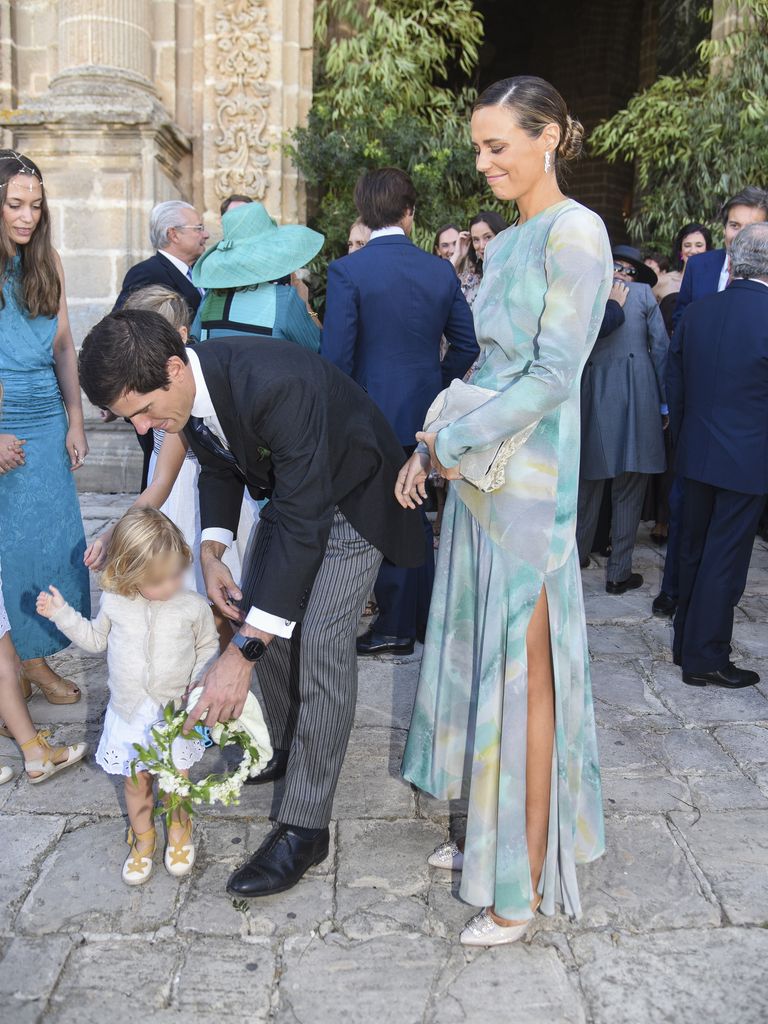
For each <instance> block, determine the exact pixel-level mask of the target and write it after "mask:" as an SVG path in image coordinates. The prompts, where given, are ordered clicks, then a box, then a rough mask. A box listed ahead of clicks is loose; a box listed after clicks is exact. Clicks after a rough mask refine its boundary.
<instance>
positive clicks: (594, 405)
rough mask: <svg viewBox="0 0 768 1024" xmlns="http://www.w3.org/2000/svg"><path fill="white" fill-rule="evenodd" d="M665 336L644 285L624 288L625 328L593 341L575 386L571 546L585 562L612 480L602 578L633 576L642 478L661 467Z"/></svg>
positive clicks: (640, 506)
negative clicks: (575, 497)
mask: <svg viewBox="0 0 768 1024" xmlns="http://www.w3.org/2000/svg"><path fill="white" fill-rule="evenodd" d="M668 347H669V337H668V335H667V331H666V328H665V326H664V320H663V318H662V315H661V313H660V311H659V307H658V303H657V302H656V299H655V298H654V296H653V292H652V291H651V289H650V287H649V286H648V285H647V284H631V285H630V286H629V295H628V296H627V301H626V303H625V305H624V323H623V324H622V325H621V326H620V327H618V328H617V329H616V330H615V331H613V332H612V333H611V334H608V335H606V336H605V337H603V338H600V339H598V341H597V342H596V344H595V347H594V349H593V350H592V354H591V355H590V357H589V359H588V360H587V365H586V366H585V368H584V375H583V377H582V381H581V475H580V481H579V518H578V525H577V540H578V545H579V554H580V557H581V559H582V561H584V560H585V558H587V557H588V555H589V552H590V549H591V547H592V541H593V539H594V534H595V529H596V526H597V517H598V513H599V510H600V500H601V497H602V493H603V487H604V483H605V481H606V480H611V481H612V497H613V516H612V520H611V537H612V546H613V553H612V555H611V558H610V559H609V561H608V579H609V580H610V581H611V582H614V583H616V582H619V581H621V580H623V579H626V578H627V577H628V576H629V574H630V572H631V570H632V549H633V547H634V542H635V534H636V533H637V527H638V525H639V523H640V514H641V510H642V504H643V498H644V496H645V490H646V487H647V478H648V475H649V474H653V473H661V472H663V471H664V468H665V455H664V432H663V429H662V420H661V406H662V405H663V404H664V403H665V402H666V391H665V385H664V378H665V373H666V364H667V350H668Z"/></svg>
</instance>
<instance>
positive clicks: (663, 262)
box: [643, 250, 669, 273]
mask: <svg viewBox="0 0 768 1024" xmlns="http://www.w3.org/2000/svg"><path fill="white" fill-rule="evenodd" d="M643 259H644V260H653V262H654V263H656V265H657V266H658V268H659V270H661V271H662V272H663V273H666V272H667V271H668V270H669V256H665V255H664V253H663V252H655V251H653V250H646V251H645V252H644V253H643Z"/></svg>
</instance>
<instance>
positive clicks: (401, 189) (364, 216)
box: [355, 167, 416, 231]
mask: <svg viewBox="0 0 768 1024" xmlns="http://www.w3.org/2000/svg"><path fill="white" fill-rule="evenodd" d="M355 206H356V207H357V212H358V213H359V214H360V218H361V220H362V221H363V223H364V224H367V225H368V227H369V228H370V229H371V231H377V230H378V229H379V228H388V227H391V226H392V225H393V224H398V223H399V222H400V221H401V220H402V219H403V217H404V216H405V215H406V213H408V211H409V210H413V209H414V208H415V206H416V189H415V188H414V187H413V182H412V181H411V179H410V177H409V176H408V175H407V174H406V173H405V171H401V170H400V168H399V167H380V168H378V170H375V171H366V172H365V173H364V174H362V175H361V176H360V177H359V178H358V180H357V184H356V185H355Z"/></svg>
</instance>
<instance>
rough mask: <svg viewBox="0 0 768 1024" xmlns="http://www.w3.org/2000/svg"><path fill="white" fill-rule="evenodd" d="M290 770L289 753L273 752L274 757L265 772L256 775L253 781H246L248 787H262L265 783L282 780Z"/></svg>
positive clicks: (282, 751) (269, 761) (268, 762)
mask: <svg viewBox="0 0 768 1024" xmlns="http://www.w3.org/2000/svg"><path fill="white" fill-rule="evenodd" d="M287 770H288V751H287V750H273V751H272V757H270V759H269V760H268V761H267V764H266V767H265V768H264V771H263V772H260V773H259V774H258V775H254V776H253V778H252V779H246V780H245V784H246V786H260V785H261V784H262V783H264V782H276V781H277V780H278V779H282V777H283V776H284V775H285V773H286V771H287Z"/></svg>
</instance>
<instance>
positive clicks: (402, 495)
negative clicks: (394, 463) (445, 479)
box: [395, 451, 429, 508]
mask: <svg viewBox="0 0 768 1024" xmlns="http://www.w3.org/2000/svg"><path fill="white" fill-rule="evenodd" d="M428 476H429V456H428V455H425V454H424V453H423V452H418V451H416V452H414V453H413V455H412V456H411V457H410V459H408V461H407V462H406V464H405V465H404V466H403V468H402V469H401V470H400V472H399V473H398V474H397V483H396V484H395V498H397V500H398V502H399V503H400V504H401V505H402V506H403V508H416V506H417V505H421V503H422V501H423V500H424V499H425V498H426V496H427V488H426V482H427V477H428Z"/></svg>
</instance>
